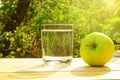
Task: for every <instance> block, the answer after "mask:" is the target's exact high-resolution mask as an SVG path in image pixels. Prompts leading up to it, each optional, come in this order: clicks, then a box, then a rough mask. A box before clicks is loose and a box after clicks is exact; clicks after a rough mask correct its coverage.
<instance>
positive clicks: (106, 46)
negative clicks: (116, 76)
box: [80, 32, 115, 66]
mask: <svg viewBox="0 0 120 80" xmlns="http://www.w3.org/2000/svg"><path fill="white" fill-rule="evenodd" d="M114 50H115V46H114V43H113V41H112V39H111V38H110V37H109V36H107V35H106V34H104V33H101V32H93V33H90V34H89V35H87V36H86V37H85V38H84V39H83V40H82V43H81V47H80V55H81V58H82V59H83V60H84V61H85V62H86V63H87V64H89V65H90V66H104V65H105V64H106V63H107V62H108V61H109V60H110V59H111V58H112V57H113V54H114Z"/></svg>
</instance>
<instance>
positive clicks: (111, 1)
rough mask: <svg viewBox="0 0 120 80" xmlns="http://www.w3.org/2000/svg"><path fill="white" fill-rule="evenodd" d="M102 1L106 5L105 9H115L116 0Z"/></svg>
mask: <svg viewBox="0 0 120 80" xmlns="http://www.w3.org/2000/svg"><path fill="white" fill-rule="evenodd" d="M103 3H104V4H105V5H106V8H107V9H115V7H116V5H115V3H116V0H103Z"/></svg>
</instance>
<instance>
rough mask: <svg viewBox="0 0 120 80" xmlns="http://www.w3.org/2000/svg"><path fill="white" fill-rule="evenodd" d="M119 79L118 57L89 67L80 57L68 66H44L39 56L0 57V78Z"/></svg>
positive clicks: (57, 79) (6, 79)
mask: <svg viewBox="0 0 120 80" xmlns="http://www.w3.org/2000/svg"><path fill="white" fill-rule="evenodd" d="M80 79H120V57H114V58H112V60H111V61H110V62H108V63H107V64H106V65H105V66H104V67H90V66H88V65H87V64H85V63H84V62H83V60H82V59H81V58H74V59H73V61H72V63H71V65H70V66H66V67H61V68H54V67H50V66H45V65H44V63H43V61H42V59H41V58H31V59H30V58H24V59H0V80H80Z"/></svg>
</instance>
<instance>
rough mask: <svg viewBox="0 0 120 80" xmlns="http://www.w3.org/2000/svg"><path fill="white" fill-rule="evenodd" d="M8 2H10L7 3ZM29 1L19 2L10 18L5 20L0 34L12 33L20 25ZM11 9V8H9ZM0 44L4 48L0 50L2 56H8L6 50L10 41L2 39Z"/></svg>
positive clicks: (21, 0) (20, 0)
mask: <svg viewBox="0 0 120 80" xmlns="http://www.w3.org/2000/svg"><path fill="white" fill-rule="evenodd" d="M8 2H10V1H8ZM30 2H31V0H24V1H23V0H19V1H18V4H17V7H16V8H15V10H13V11H12V12H11V14H10V16H9V17H8V18H7V20H6V21H7V22H6V24H5V26H4V28H3V29H2V32H1V34H3V33H4V32H12V33H13V32H14V30H15V29H16V27H17V26H19V25H20V24H21V22H22V21H23V20H24V18H25V16H26V15H27V10H28V8H29V4H30ZM10 7H12V6H10ZM1 42H2V44H4V45H5V46H4V48H3V49H1V50H0V51H1V52H2V53H3V56H5V55H8V48H9V46H10V41H9V40H7V39H3V40H2V41H1Z"/></svg>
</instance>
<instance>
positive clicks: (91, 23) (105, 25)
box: [0, 0, 120, 58]
mask: <svg viewBox="0 0 120 80" xmlns="http://www.w3.org/2000/svg"><path fill="white" fill-rule="evenodd" d="M1 1H2V4H1ZM27 5H28V6H27ZM46 23H48V24H53V23H54V24H55V23H59V24H60V23H62V24H74V33H75V34H74V57H80V52H79V49H80V44H81V42H82V39H83V38H84V37H85V36H87V35H88V34H89V33H91V32H95V31H97V32H103V33H105V34H107V35H108V36H110V37H111V38H112V40H113V41H114V43H115V45H117V47H116V49H120V0H0V32H1V33H2V34H1V35H0V51H1V54H2V55H3V56H2V57H4V58H9V57H10V58H16V57H41V52H40V51H41V47H40V44H41V43H40V40H41V38H40V37H41V36H40V30H41V24H46ZM5 40H7V41H8V42H4V41H5ZM5 46H6V47H5Z"/></svg>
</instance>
